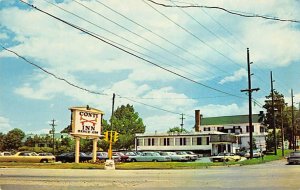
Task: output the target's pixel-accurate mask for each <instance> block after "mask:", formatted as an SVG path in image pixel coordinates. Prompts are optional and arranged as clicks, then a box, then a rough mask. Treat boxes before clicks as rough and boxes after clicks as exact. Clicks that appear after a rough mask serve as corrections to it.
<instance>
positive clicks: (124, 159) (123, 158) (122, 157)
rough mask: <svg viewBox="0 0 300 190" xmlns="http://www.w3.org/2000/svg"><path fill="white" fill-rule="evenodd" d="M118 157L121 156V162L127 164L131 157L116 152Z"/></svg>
mask: <svg viewBox="0 0 300 190" xmlns="http://www.w3.org/2000/svg"><path fill="white" fill-rule="evenodd" d="M115 154H116V155H118V156H119V159H120V161H121V162H126V161H127V160H128V158H129V156H127V155H125V154H124V153H123V152H115Z"/></svg>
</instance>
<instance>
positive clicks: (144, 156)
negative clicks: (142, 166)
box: [128, 152, 171, 162]
mask: <svg viewBox="0 0 300 190" xmlns="http://www.w3.org/2000/svg"><path fill="white" fill-rule="evenodd" d="M128 157H129V158H128V160H129V161H131V162H170V161H171V157H170V156H161V155H160V154H159V153H158V152H143V153H141V154H135V155H132V156H128Z"/></svg>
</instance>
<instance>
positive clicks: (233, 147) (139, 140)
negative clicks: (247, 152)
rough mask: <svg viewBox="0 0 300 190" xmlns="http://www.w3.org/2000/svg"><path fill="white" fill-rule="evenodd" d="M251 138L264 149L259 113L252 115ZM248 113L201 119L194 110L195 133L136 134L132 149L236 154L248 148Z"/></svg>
mask: <svg viewBox="0 0 300 190" xmlns="http://www.w3.org/2000/svg"><path fill="white" fill-rule="evenodd" d="M252 121H253V122H252V126H253V141H254V142H255V145H256V148H260V149H262V150H265V149H266V140H265V138H266V135H267V133H266V127H265V126H263V125H262V124H261V123H260V122H259V114H253V116H252ZM249 141H250V139H249V123H248V115H237V116H223V117H210V118H201V117H200V111H199V110H196V112H195V132H188V133H155V134H146V133H144V134H136V140H135V148H136V150H140V151H188V150H189V151H194V152H197V153H202V154H206V155H216V154H218V153H220V152H224V151H226V152H232V153H236V152H237V151H239V150H240V149H249V147H250V144H249Z"/></svg>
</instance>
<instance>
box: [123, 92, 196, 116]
mask: <svg viewBox="0 0 300 190" xmlns="http://www.w3.org/2000/svg"><path fill="white" fill-rule="evenodd" d="M117 96H119V98H123V99H127V100H130V101H132V102H136V103H139V104H142V105H145V106H148V107H151V108H154V109H158V110H161V111H165V112H169V113H172V114H176V115H180V114H181V113H178V112H174V111H170V110H167V109H163V108H160V107H156V106H152V105H149V104H145V103H143V102H138V101H136V100H133V99H131V98H128V97H123V96H121V95H117ZM187 116H189V117H194V116H191V115H187Z"/></svg>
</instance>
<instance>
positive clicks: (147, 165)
mask: <svg viewBox="0 0 300 190" xmlns="http://www.w3.org/2000/svg"><path fill="white" fill-rule="evenodd" d="M290 152H291V150H287V151H285V156H287V155H288V154H289V153H290ZM280 159H284V158H283V157H282V156H281V150H278V151H277V155H276V156H275V155H265V156H264V158H263V159H262V158H254V159H252V160H244V161H240V162H226V163H223V162H215V163H200V162H129V163H116V165H115V166H116V169H120V170H139V169H202V168H208V167H214V166H225V165H226V166H230V165H251V164H262V163H265V162H270V161H274V160H280ZM0 168H41V169H104V163H95V164H94V163H79V164H76V163H15V162H0Z"/></svg>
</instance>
